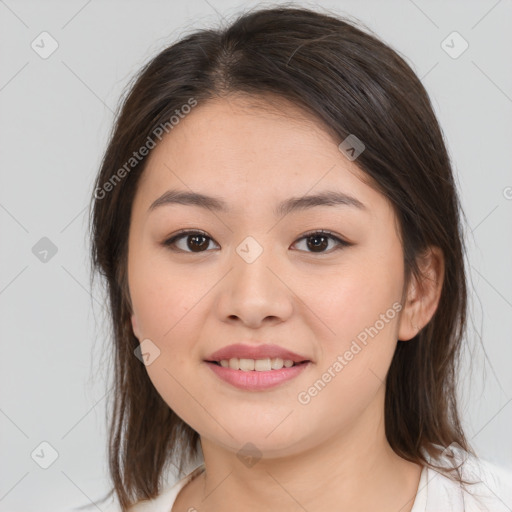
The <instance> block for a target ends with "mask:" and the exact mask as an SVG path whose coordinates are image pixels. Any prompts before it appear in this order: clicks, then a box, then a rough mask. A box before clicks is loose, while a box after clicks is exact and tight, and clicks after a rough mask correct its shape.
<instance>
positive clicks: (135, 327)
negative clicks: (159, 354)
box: [131, 314, 141, 341]
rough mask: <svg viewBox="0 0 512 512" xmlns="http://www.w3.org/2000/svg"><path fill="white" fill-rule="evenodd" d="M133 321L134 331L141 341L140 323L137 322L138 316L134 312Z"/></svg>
mask: <svg viewBox="0 0 512 512" xmlns="http://www.w3.org/2000/svg"><path fill="white" fill-rule="evenodd" d="M131 321H132V329H133V333H134V334H135V337H136V338H137V339H138V340H139V341H140V338H141V336H140V332H139V325H138V324H137V318H136V317H135V314H132V316H131Z"/></svg>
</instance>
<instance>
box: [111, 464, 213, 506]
mask: <svg viewBox="0 0 512 512" xmlns="http://www.w3.org/2000/svg"><path fill="white" fill-rule="evenodd" d="M203 470H204V463H202V464H200V465H199V466H197V467H196V468H195V469H193V470H192V471H190V472H189V473H188V474H187V475H185V476H184V477H183V478H181V479H179V480H178V481H176V482H170V483H167V484H166V485H165V486H164V487H163V489H162V490H161V491H160V494H159V495H158V496H157V497H155V498H154V499H152V500H143V501H139V502H138V503H136V504H134V505H132V506H131V507H130V508H129V509H128V510H127V512H170V511H171V508H172V506H173V505H174V502H175V501H176V497H177V496H178V494H179V492H180V491H181V489H182V488H183V487H185V485H187V483H188V482H190V480H192V479H193V478H194V477H195V476H197V475H198V474H200V473H201V472H202V471H203ZM101 510H102V512H124V511H123V510H121V506H120V504H119V502H118V501H117V499H115V498H113V497H111V498H110V501H108V502H106V503H105V504H104V505H103V504H102V505H101Z"/></svg>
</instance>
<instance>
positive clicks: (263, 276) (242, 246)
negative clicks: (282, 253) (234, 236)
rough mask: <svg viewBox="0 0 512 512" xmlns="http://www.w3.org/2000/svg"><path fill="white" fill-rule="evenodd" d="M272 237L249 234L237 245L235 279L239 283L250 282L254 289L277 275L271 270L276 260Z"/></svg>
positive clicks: (234, 257) (234, 260) (234, 262)
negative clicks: (271, 244) (271, 241)
mask: <svg viewBox="0 0 512 512" xmlns="http://www.w3.org/2000/svg"><path fill="white" fill-rule="evenodd" d="M269 239H270V237H268V236H267V237H264V236H261V235H256V236H253V235H248V236H246V237H245V238H244V239H243V240H242V241H241V242H240V243H239V244H238V245H237V246H236V247H235V254H234V255H233V259H232V262H233V265H234V269H233V270H234V279H235V281H236V282H237V283H239V284H243V283H245V284H249V285H250V287H251V289H252V291H253V292H256V291H257V290H259V291H263V290H260V287H261V286H263V285H264V286H267V285H269V284H270V288H273V286H272V283H269V282H270V281H273V280H274V279H275V276H274V275H273V273H272V272H271V271H270V269H269V268H268V267H270V268H272V266H273V264H274V266H275V263H276V262H275V261H274V259H273V251H272V248H271V247H270V244H269Z"/></svg>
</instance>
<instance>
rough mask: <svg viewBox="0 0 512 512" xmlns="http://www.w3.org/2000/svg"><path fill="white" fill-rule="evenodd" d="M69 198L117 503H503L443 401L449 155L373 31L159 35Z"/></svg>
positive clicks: (457, 294)
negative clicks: (103, 387) (91, 274)
mask: <svg viewBox="0 0 512 512" xmlns="http://www.w3.org/2000/svg"><path fill="white" fill-rule="evenodd" d="M92 207H93V211H92V256H93V263H94V267H95V269H97V270H98V271H99V272H100V273H101V274H102V275H103V276H104V277H105V280H106V284H107V287H108V293H109V298H110V311H111V316H112V322H113V328H114V343H115V389H114V394H113V395H114V402H113V408H112V422H111V430H110V445H109V448H110V453H109V455H110V457H109V460H110V472H111V476H112V481H113V485H114V492H115V494H116V497H117V499H118V501H119V507H120V508H121V510H123V511H124V510H132V511H143V510H144V511H146V510H153V511H159V510H162V511H169V510H172V511H173V512H175V511H178V510H184V511H186V510H188V511H192V510H197V511H201V512H202V511H209V512H212V511H220V510H230V509H232V508H234V507H235V506H236V508H237V509H238V510H276V511H277V510H307V511H309V512H313V511H316V510H379V511H381V512H383V511H397V510H400V511H402V512H405V511H408V512H409V511H413V512H420V511H423V510H436V511H439V510H450V511H452V512H455V511H459V510H464V507H466V510H508V508H506V507H509V508H510V507H512V498H511V496H512V491H511V489H512V477H511V476H510V474H509V473H508V472H506V471H504V470H503V469H502V468H496V467H494V466H492V465H490V464H489V463H486V462H484V461H480V460H478V459H477V458H476V456H475V454H474V452H473V450H472V449H471V447H470V446H469V443H468V441H467V439H466V437H465V435H464V432H463V430H462V427H461V422H460V419H459V412H458V408H457V400H456V392H455V390H456V378H457V375H456V370H455V369H456V363H457V357H458V354H459V350H460V347H461V343H462V340H463V334H464V329H465V325H466V301H467V291H466V281H465V279H466V278H465V268H464V242H463V239H462V230H461V223H460V215H461V208H460V205H459V200H458V197H457V192H456V187H455V185H454V180H453V175H452V169H451V165H450V161H449V157H448V155H447V151H446V148H445V145H444V141H443V137H442V134H441V130H440V128H439V125H438V122H437V120H436V118H435V115H434V113H433V110H432V107H431V104H430V101H429V98H428V96H427V93H426V92H425V90H424V88H423V86H422V84H421V82H420V81H419V79H418V78H417V77H416V75H415V74H414V72H413V71H412V70H411V69H410V67H409V66H408V65H407V64H406V63H405V62H404V60H403V59H402V58H401V57H400V56H399V55H397V53H395V52H394V51H393V50H392V49H391V48H389V47H388V46H386V45H385V44H384V43H382V42H381V41H379V40H378V39H377V38H376V37H374V36H372V35H370V34H368V33H366V32H363V31H362V30H360V29H358V28H356V27H355V26H353V25H351V24H350V23H348V22H346V21H344V20H342V19H338V18H336V17H333V16H328V15H325V14H320V13H317V12H314V11H311V10H307V9H297V8H282V7H278V8H271V9H261V10H257V11H254V12H252V13H248V14H246V15H244V16H241V17H240V18H239V19H238V20H236V21H235V22H234V23H233V24H232V25H230V26H229V27H227V28H225V29H222V30H218V31H214V30H201V31H198V32H195V33H193V34H191V35H189V36H187V37H185V38H183V39H182V40H181V41H179V42H177V43H176V44H174V45H172V46H170V47H169V48H167V49H165V50H164V51H162V52H161V53H160V54H159V55H157V56H156V57H155V58H154V59H153V60H152V61H151V62H150V63H149V64H148V65H147V66H146V67H145V68H144V69H143V70H142V71H141V72H140V74H139V75H138V77H137V80H136V82H135V83H134V85H133V86H132V88H131V90H130V91H129V94H128V95H127V97H126V99H125V101H124V104H123V106H122V109H121V111H120V114H119V116H118V119H117V122H116V125H115V128H114V130H113V132H112V136H111V140H110V143H109V146H108V148H107V151H106V153H105V156H104V159H103V162H102V166H101V169H100V172H99V174H98V177H97V179H96V183H95V191H94V197H93V205H92ZM197 458H199V460H200V464H199V465H197V464H196V466H197V467H195V468H194V470H193V471H188V472H187V473H186V474H185V475H184V476H183V475H182V473H183V468H184V465H185V464H186V463H190V462H191V461H193V460H194V459H197ZM170 464H174V465H176V466H177V467H178V471H179V473H180V475H181V476H182V477H181V478H180V480H179V482H177V483H175V484H174V485H173V484H172V483H169V482H165V479H164V475H165V474H166V472H167V470H168V469H169V467H170V466H169V465H170ZM479 507H482V508H479ZM486 507H488V508H486ZM117 509H118V508H115V510H117Z"/></svg>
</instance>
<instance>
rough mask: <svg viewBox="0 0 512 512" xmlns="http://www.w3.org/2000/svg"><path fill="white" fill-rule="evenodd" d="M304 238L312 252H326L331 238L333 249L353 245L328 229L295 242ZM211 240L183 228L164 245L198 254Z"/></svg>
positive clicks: (202, 233)
mask: <svg viewBox="0 0 512 512" xmlns="http://www.w3.org/2000/svg"><path fill="white" fill-rule="evenodd" d="M182 239H187V241H186V243H185V244H184V246H182V247H178V246H177V242H178V241H181V240H182ZM302 240H307V241H308V242H307V243H306V247H307V248H308V249H310V252H313V253H317V254H322V253H325V252H326V251H325V249H326V247H327V246H328V245H329V240H331V241H334V242H335V243H336V244H337V245H335V247H334V248H333V250H337V249H341V248H343V247H349V246H351V245H352V244H351V243H349V242H347V241H346V240H343V239H342V238H340V237H338V236H336V235H334V234H333V233H331V232H330V231H326V230H319V231H310V232H309V233H306V234H305V235H303V236H302V237H301V238H299V239H298V240H297V242H295V244H297V243H298V242H300V241H302ZM210 241H213V239H212V238H211V237H209V236H208V235H207V234H206V233H205V232H204V231H197V230H189V231H187V230H183V231H180V232H178V233H176V234H175V235H173V236H172V237H171V238H169V239H168V240H165V241H164V242H163V245H164V246H166V247H168V248H169V249H170V250H172V251H182V252H191V253H196V254H198V253H201V252H205V251H206V250H207V249H208V246H209V244H210ZM295 244H294V245H295ZM328 252H332V251H328Z"/></svg>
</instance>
